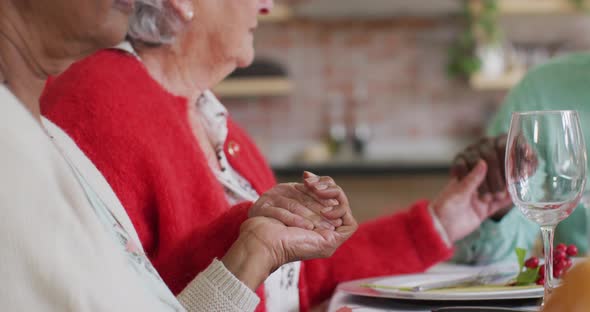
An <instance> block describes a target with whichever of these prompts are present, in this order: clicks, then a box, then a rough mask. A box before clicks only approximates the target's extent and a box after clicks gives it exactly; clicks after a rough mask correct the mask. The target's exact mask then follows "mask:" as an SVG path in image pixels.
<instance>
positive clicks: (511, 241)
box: [454, 53, 590, 264]
mask: <svg viewBox="0 0 590 312" xmlns="http://www.w3.org/2000/svg"><path fill="white" fill-rule="evenodd" d="M534 110H576V111H578V113H579V114H580V119H581V122H582V129H583V131H584V137H585V138H586V146H587V148H589V147H590V54H588V53H587V54H574V55H570V56H567V57H562V58H559V59H556V60H554V61H552V62H550V63H547V64H545V65H542V66H539V67H537V68H535V69H533V70H532V71H530V72H529V73H528V74H527V75H526V77H525V78H524V79H523V80H522V81H521V82H520V83H519V84H518V85H517V86H516V87H515V88H514V89H512V91H511V92H510V93H509V94H508V96H507V98H506V100H505V103H504V104H503V106H502V108H501V109H500V111H499V112H498V114H497V115H496V116H495V118H494V119H493V120H492V123H491V124H490V126H489V127H488V131H487V132H488V135H490V136H496V135H499V134H502V133H506V132H508V129H509V127H510V118H511V114H512V112H518V111H534ZM588 154H589V155H590V151H589V152H588ZM586 187H587V188H590V185H588V183H587V184H586ZM586 215H587V213H586V210H585V209H584V207H583V206H581V205H580V206H578V208H577V209H576V210H575V211H574V213H573V214H572V215H571V216H570V217H569V218H567V219H566V220H565V221H563V222H561V223H560V225H559V226H558V227H557V231H556V234H555V244H558V243H562V242H563V243H566V244H576V245H577V246H578V247H579V249H580V253H586V251H587V250H588V235H587V226H586V223H587V217H586ZM539 233H540V230H539V226H538V225H537V224H535V223H533V222H532V221H529V220H528V219H526V217H525V216H524V215H523V214H522V213H521V212H520V211H519V210H518V209H517V208H515V209H513V210H512V211H511V212H510V213H509V214H508V215H506V216H505V217H504V218H503V219H502V220H501V221H500V222H494V221H492V220H487V221H485V222H484V223H483V224H482V226H481V228H480V229H479V230H477V231H475V232H474V233H472V234H471V235H470V236H468V237H466V238H465V239H463V240H462V241H460V242H458V243H457V244H456V253H455V257H454V260H455V261H457V262H461V263H470V264H488V263H493V262H500V261H505V260H506V261H515V259H516V257H515V256H514V249H515V248H516V247H522V248H527V249H531V248H532V247H533V245H534V243H535V241H536V240H537V238H538V237H540V235H539Z"/></svg>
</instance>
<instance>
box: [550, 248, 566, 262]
mask: <svg viewBox="0 0 590 312" xmlns="http://www.w3.org/2000/svg"><path fill="white" fill-rule="evenodd" d="M566 257H567V255H566V254H565V251H561V250H556V251H555V252H554V253H553V261H555V262H557V261H561V260H563V259H565V258H566Z"/></svg>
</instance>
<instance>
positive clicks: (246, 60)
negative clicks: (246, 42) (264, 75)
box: [237, 49, 254, 68]
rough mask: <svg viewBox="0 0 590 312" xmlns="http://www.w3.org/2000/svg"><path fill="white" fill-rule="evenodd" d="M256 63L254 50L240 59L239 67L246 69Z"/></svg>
mask: <svg viewBox="0 0 590 312" xmlns="http://www.w3.org/2000/svg"><path fill="white" fill-rule="evenodd" d="M253 62H254V49H250V51H248V52H247V53H243V54H242V55H241V56H240V57H239V58H238V62H237V65H238V67H239V68H244V67H248V66H250V65H252V63H253Z"/></svg>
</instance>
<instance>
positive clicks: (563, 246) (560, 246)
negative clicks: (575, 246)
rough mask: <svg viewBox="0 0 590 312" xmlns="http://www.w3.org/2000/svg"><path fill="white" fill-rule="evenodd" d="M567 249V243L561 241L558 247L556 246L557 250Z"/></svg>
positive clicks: (564, 250)
mask: <svg viewBox="0 0 590 312" xmlns="http://www.w3.org/2000/svg"><path fill="white" fill-rule="evenodd" d="M566 250H567V245H566V244H564V243H561V244H559V245H557V247H555V251H563V252H566Z"/></svg>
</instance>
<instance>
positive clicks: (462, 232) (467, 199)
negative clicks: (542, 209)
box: [431, 160, 512, 242]
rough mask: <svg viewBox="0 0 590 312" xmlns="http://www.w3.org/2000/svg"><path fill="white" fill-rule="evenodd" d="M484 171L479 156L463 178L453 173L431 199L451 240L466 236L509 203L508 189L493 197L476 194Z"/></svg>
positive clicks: (483, 163)
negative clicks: (449, 179)
mask: <svg viewBox="0 0 590 312" xmlns="http://www.w3.org/2000/svg"><path fill="white" fill-rule="evenodd" d="M486 172H487V166H486V162H485V161H483V160H480V161H479V162H478V163H477V164H476V166H475V168H473V170H471V172H470V173H469V174H468V175H467V176H465V177H464V178H463V179H462V180H459V179H458V178H456V177H453V178H452V179H451V181H450V182H449V184H447V186H446V187H445V188H444V189H443V191H442V192H441V193H440V194H439V195H438V197H437V198H436V199H435V200H434V201H432V203H431V207H432V209H433V211H434V213H435V214H436V216H437V217H438V218H439V220H440V222H441V224H442V226H443V227H444V229H445V230H446V232H447V235H448V236H449V239H450V240H451V241H452V242H455V241H457V240H459V239H462V238H463V237H465V236H467V235H468V234H470V233H471V232H473V231H474V230H475V229H477V228H478V227H479V225H480V224H481V223H482V222H483V221H484V220H485V219H487V218H488V217H490V216H491V215H493V214H494V213H496V212H497V211H499V210H500V209H502V208H504V207H506V206H510V205H511V203H512V200H511V199H510V196H509V195H508V194H507V193H504V194H505V197H496V198H481V197H480V196H479V194H478V188H479V187H480V185H481V184H482V183H483V182H484V181H485V179H486Z"/></svg>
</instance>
